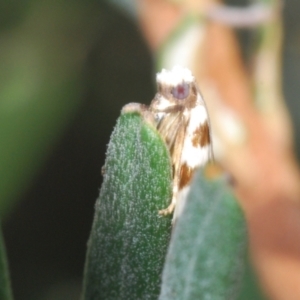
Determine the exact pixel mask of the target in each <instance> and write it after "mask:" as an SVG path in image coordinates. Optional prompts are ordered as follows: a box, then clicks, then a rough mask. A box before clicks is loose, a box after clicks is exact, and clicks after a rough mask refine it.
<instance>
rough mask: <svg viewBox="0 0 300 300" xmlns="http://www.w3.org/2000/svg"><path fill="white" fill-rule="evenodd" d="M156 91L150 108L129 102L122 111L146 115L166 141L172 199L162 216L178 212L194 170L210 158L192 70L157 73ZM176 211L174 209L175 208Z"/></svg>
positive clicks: (204, 117) (206, 122)
mask: <svg viewBox="0 0 300 300" xmlns="http://www.w3.org/2000/svg"><path fill="white" fill-rule="evenodd" d="M156 81H157V93H156V95H155V97H154V99H153V100H152V102H151V104H150V106H149V107H145V106H143V105H141V104H137V103H131V104H128V105H127V106H125V107H124V109H123V111H129V110H130V111H132V110H135V111H140V113H141V114H142V115H144V116H145V117H147V119H148V120H149V115H150V117H151V119H152V120H153V121H152V123H154V126H155V127H156V129H157V130H158V132H159V133H160V135H161V136H162V138H163V140H164V141H165V143H166V145H167V147H168V149H169V151H170V155H171V161H172V167H173V187H172V200H171V203H170V205H169V206H168V207H167V208H166V209H162V210H160V211H159V214H161V215H168V214H171V213H173V212H174V217H173V220H175V219H176V218H177V217H178V216H179V215H180V213H181V211H182V208H183V206H184V203H185V200H186V196H187V194H188V191H189V189H190V183H191V179H192V177H193V174H194V172H195V170H196V169H197V168H199V167H202V166H204V165H205V164H206V163H207V162H209V161H212V160H213V152H212V143H211V132H210V122H209V117H208V113H207V109H206V105H205V102H204V100H203V98H202V96H201V94H200V92H199V89H198V87H197V84H196V80H195V78H194V76H193V75H192V73H191V71H190V70H188V69H186V68H182V67H179V66H176V67H174V68H173V69H172V70H171V71H168V70H165V69H163V70H162V71H161V72H160V73H158V74H157V76H156ZM174 210H175V211H174Z"/></svg>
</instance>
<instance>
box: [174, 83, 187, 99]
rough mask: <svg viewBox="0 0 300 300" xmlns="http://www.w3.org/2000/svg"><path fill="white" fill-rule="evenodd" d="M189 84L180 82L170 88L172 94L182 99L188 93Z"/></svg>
mask: <svg viewBox="0 0 300 300" xmlns="http://www.w3.org/2000/svg"><path fill="white" fill-rule="evenodd" d="M189 92H190V86H189V85H188V84H187V83H184V82H183V83H181V84H178V85H176V86H175V87H173V88H172V91H171V93H172V95H173V97H174V98H177V99H184V98H186V97H187V96H188V95H189Z"/></svg>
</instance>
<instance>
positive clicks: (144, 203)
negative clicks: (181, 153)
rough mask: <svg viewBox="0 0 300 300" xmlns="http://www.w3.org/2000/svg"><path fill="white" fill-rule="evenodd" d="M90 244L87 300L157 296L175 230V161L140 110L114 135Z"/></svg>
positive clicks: (122, 119)
mask: <svg viewBox="0 0 300 300" xmlns="http://www.w3.org/2000/svg"><path fill="white" fill-rule="evenodd" d="M104 169H105V175H104V181H103V185H102V187H101V191H100V196H99V199H98V200H97V203H96V211H95V218H94V222H93V227H92V231H91V235H90V239H89V243H88V252H87V258H86V266H85V278H84V287H83V299H84V300H91V299H97V300H99V299H106V300H109V299H119V300H122V299H157V298H158V295H159V290H160V281H161V273H162V268H163V264H164V259H165V255H166V252H167V246H168V243H169V239H170V232H171V217H167V218H166V217H160V216H159V215H158V211H159V210H160V209H163V208H166V207H167V206H168V204H169V201H170V199H171V162H170V157H169V153H168V150H167V148H166V146H165V144H164V142H163V141H162V139H161V137H160V136H159V135H158V133H157V131H156V130H155V129H154V128H152V127H151V126H150V125H148V124H147V123H145V122H144V121H143V119H142V118H141V116H140V115H139V114H137V113H126V114H123V115H121V117H120V118H119V120H118V122H117V125H116V127H115V129H114V132H113V133H112V136H111V140H110V143H109V146H108V150H107V158H106V162H105V166H104Z"/></svg>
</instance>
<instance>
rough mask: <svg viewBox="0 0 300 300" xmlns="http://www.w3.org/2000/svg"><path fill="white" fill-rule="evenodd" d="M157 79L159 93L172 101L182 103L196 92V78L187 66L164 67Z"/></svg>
mask: <svg viewBox="0 0 300 300" xmlns="http://www.w3.org/2000/svg"><path fill="white" fill-rule="evenodd" d="M156 81H157V89H158V93H159V94H160V95H161V96H163V97H164V98H166V99H168V100H169V101H170V102H174V103H180V102H183V101H184V100H185V99H189V98H190V96H192V95H195V94H196V89H195V78H194V76H193V75H192V73H191V71H190V70H189V69H187V68H183V67H180V66H176V67H174V68H173V69H172V70H170V71H169V70H165V69H163V70H162V71H161V72H160V73H158V74H157V75H156Z"/></svg>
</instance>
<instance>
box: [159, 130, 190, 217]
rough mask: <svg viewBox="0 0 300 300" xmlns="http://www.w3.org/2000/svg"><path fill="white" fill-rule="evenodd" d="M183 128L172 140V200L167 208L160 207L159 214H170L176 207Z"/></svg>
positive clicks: (183, 135)
mask: <svg viewBox="0 0 300 300" xmlns="http://www.w3.org/2000/svg"><path fill="white" fill-rule="evenodd" d="M185 130H186V126H182V127H181V128H180V129H179V131H178V134H177V137H176V140H175V142H174V148H173V151H172V153H171V155H172V163H173V166H174V174H173V189H172V201H171V203H170V205H169V206H168V207H167V208H165V209H162V210H160V211H159V212H158V213H159V214H160V215H163V216H166V215H170V214H172V213H173V212H174V209H175V207H176V202H177V195H178V191H179V182H180V170H181V154H182V149H183V144H184V137H185Z"/></svg>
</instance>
